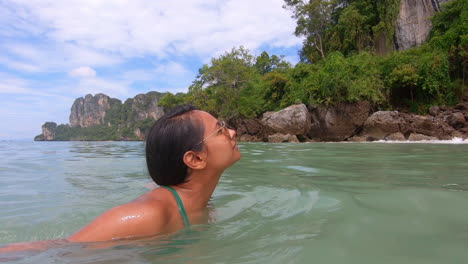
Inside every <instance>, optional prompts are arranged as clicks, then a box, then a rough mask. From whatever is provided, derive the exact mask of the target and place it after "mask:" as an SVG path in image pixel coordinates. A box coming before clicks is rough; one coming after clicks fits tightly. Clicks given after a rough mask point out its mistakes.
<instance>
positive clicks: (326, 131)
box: [231, 101, 468, 143]
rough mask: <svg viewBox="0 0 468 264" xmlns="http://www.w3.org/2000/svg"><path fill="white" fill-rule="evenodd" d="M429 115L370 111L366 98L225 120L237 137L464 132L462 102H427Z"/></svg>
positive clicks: (467, 134) (421, 136)
mask: <svg viewBox="0 0 468 264" xmlns="http://www.w3.org/2000/svg"><path fill="white" fill-rule="evenodd" d="M429 112H430V114H429V115H417V114H413V113H406V112H398V111H376V112H373V111H372V107H371V105H370V104H369V103H368V102H357V103H343V104H340V105H337V106H329V107H323V106H313V107H310V108H307V107H306V106H305V105H304V104H297V105H293V106H290V107H287V108H285V109H283V110H281V111H278V112H267V113H264V114H263V116H262V118H258V119H243V120H237V121H234V122H231V123H232V124H231V125H232V126H233V127H234V128H235V129H236V132H237V138H238V140H239V141H242V142H271V143H280V142H340V141H347V142H365V141H377V140H386V141H422V140H450V139H453V138H462V139H463V140H465V139H466V138H468V102H467V101H465V102H462V103H459V104H457V105H455V106H454V107H446V106H433V107H431V108H430V111H429Z"/></svg>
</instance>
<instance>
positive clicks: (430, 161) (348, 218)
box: [0, 141, 468, 264]
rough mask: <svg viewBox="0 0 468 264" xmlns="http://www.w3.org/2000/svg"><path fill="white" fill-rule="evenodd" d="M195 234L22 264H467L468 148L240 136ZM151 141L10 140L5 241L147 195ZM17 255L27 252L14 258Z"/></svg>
mask: <svg viewBox="0 0 468 264" xmlns="http://www.w3.org/2000/svg"><path fill="white" fill-rule="evenodd" d="M239 149H240V151H241V153H242V156H243V157H242V159H241V160H240V161H239V162H238V163H237V164H235V165H234V166H233V167H231V168H229V169H228V170H227V171H226V172H225V173H224V175H223V177H222V179H221V181H220V184H219V186H218V188H217V189H216V191H215V193H214V195H213V198H212V200H211V202H210V205H209V207H210V210H211V213H212V215H213V216H214V221H213V222H212V223H210V224H207V225H202V226H197V227H195V229H194V230H193V231H192V232H186V231H181V232H178V233H176V234H171V235H166V236H162V237H156V238H152V239H149V240H145V241H131V242H125V243H122V244H120V245H113V246H108V245H107V246H106V245H100V244H64V245H58V246H56V247H54V248H52V249H49V250H46V251H42V252H34V253H31V252H29V253H15V254H8V255H6V254H3V255H0V261H2V260H3V261H11V262H12V263H359V264H362V263H424V264H430V263H467V262H468V250H467V247H468V155H467V154H468V144H384V143H360V144H359V143H353V144H345V143H310V144H309V143H307V144H265V143H250V144H248V143H244V144H240V148H239ZM148 182H150V181H149V178H148V176H147V173H146V168H145V163H144V156H143V143H141V142H14V141H0V244H7V243H12V242H20V241H31V240H44V239H55V238H63V237H65V236H67V235H69V234H71V233H72V232H74V231H76V230H77V229H79V228H80V227H82V226H83V225H84V224H86V223H87V222H88V221H90V220H91V219H93V218H94V217H95V216H97V215H98V214H99V213H101V212H103V211H104V210H106V209H108V208H110V207H112V206H115V205H118V204H121V203H125V202H128V201H130V200H132V199H134V198H135V197H137V196H139V195H140V194H142V193H144V192H146V191H148V187H145V185H146V184H147V183H148ZM15 259H16V260H15Z"/></svg>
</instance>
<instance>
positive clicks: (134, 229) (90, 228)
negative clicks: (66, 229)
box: [67, 202, 167, 242]
mask: <svg viewBox="0 0 468 264" xmlns="http://www.w3.org/2000/svg"><path fill="white" fill-rule="evenodd" d="M162 210H163V208H162V207H161V206H158V205H157V204H152V205H151V206H150V205H147V204H144V203H138V202H131V203H127V204H123V205H119V206H116V207H114V208H111V209H109V210H108V211H106V212H104V213H103V214H101V215H99V216H98V217H97V218H96V219H94V220H93V221H91V222H90V223H89V224H87V225H86V226H84V227H83V228H82V229H80V230H79V231H78V232H76V233H74V234H72V235H71V236H69V237H68V238H67V240H68V241H71V242H99V241H110V240H115V239H125V238H135V237H144V236H151V235H156V234H158V233H161V232H163V231H164V230H163V229H164V226H165V225H166V223H167V219H166V218H167V217H164V213H163V212H162Z"/></svg>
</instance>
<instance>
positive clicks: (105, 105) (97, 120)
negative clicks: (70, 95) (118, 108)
mask: <svg viewBox="0 0 468 264" xmlns="http://www.w3.org/2000/svg"><path fill="white" fill-rule="evenodd" d="M109 100H110V97H109V96H107V95H105V94H102V93H100V94H96V95H95V96H92V95H91V94H88V95H86V96H85V97H84V98H83V97H80V98H78V99H76V100H75V102H74V103H73V105H72V107H71V113H70V125H71V127H91V126H96V125H102V124H104V117H105V116H106V111H107V110H109V109H110V103H109Z"/></svg>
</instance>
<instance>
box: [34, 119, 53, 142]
mask: <svg viewBox="0 0 468 264" xmlns="http://www.w3.org/2000/svg"><path fill="white" fill-rule="evenodd" d="M56 128H57V124H56V123H55V122H45V123H44V125H42V134H40V135H38V136H36V137H35V138H34V140H36V141H50V140H54V138H55V129H56Z"/></svg>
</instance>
